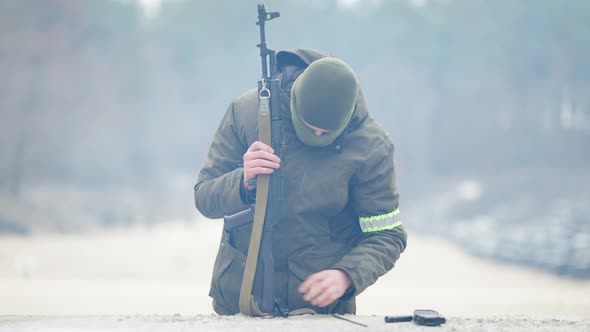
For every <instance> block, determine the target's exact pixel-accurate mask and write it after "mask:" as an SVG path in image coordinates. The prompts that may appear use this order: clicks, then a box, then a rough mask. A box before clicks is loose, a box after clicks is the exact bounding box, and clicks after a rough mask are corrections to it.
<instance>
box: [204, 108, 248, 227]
mask: <svg viewBox="0 0 590 332" xmlns="http://www.w3.org/2000/svg"><path fill="white" fill-rule="evenodd" d="M235 117H236V114H235V102H233V103H232V104H231V105H230V107H229V108H228V110H227V112H226V113H225V115H224V117H223V120H222V121H221V124H220V125H219V127H218V128H217V131H216V133H215V136H214V137H213V142H212V143H211V147H210V148H209V155H208V157H207V161H206V163H205V165H204V166H203V168H202V169H201V171H200V172H199V176H198V178H197V184H196V185H195V205H196V207H197V209H198V210H199V212H201V214H203V215H204V216H205V217H207V218H213V219H216V218H222V217H223V216H224V215H230V214H234V213H236V212H239V211H242V210H245V209H247V208H248V207H249V206H248V205H247V204H246V203H244V201H243V200H242V197H241V196H242V195H243V194H244V193H243V192H241V187H243V186H242V185H241V184H242V182H243V181H242V179H243V174H244V169H243V159H242V158H243V155H244V153H245V152H246V150H247V149H248V146H247V142H244V141H243V140H241V139H240V136H239V130H238V127H237V126H236V121H235V120H236V119H235Z"/></svg>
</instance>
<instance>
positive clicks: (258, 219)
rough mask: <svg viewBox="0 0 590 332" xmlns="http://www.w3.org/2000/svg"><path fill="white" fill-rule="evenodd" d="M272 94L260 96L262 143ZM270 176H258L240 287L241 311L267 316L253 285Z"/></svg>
mask: <svg viewBox="0 0 590 332" xmlns="http://www.w3.org/2000/svg"><path fill="white" fill-rule="evenodd" d="M269 101H270V96H268V97H267V96H259V98H258V111H259V116H260V117H259V125H258V126H259V135H260V137H259V140H260V141H261V142H262V143H265V144H268V145H270V144H271V143H270V141H271V138H270V106H269ZM269 184H270V176H269V175H266V174H260V175H257V176H256V207H255V210H254V223H253V225H252V234H251V235H250V245H249V247H248V256H247V257H246V267H245V269H244V277H243V279H242V287H241V289H240V313H242V314H244V315H248V316H265V315H268V314H265V313H263V312H262V311H261V310H260V309H259V308H258V305H257V304H256V299H255V298H254V296H252V287H253V285H254V276H255V274H256V265H257V264H258V253H259V250H260V241H261V239H262V229H263V227H264V219H265V215H266V205H267V199H268V189H269Z"/></svg>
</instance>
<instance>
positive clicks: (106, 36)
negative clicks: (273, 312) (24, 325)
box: [0, 0, 590, 313]
mask: <svg viewBox="0 0 590 332" xmlns="http://www.w3.org/2000/svg"><path fill="white" fill-rule="evenodd" d="M257 2H258V1H250V0H248V1H245V0H242V1H229V0H216V1H189V0H186V1H182V0H141V1H140V0H137V1H132V0H126V1H125V0H118V1H116V0H110V1H109V0H81V1H75V0H45V1H41V0H3V1H1V2H0V73H2V75H1V76H0V279H1V280H3V282H2V283H1V284H0V294H3V296H0V309H2V310H4V312H5V313H6V312H9V313H10V312H14V313H27V312H29V313H30V312H33V313H47V312H60V313H68V312H76V309H75V307H69V309H68V308H66V309H63V311H60V310H58V309H55V308H56V307H55V306H54V305H53V304H55V303H59V301H57V300H56V299H58V297H56V296H57V295H56V294H58V293H52V291H51V289H70V290H71V291H72V294H78V295H79V296H81V295H80V294H86V295H87V296H86V298H88V299H90V298H93V297H92V296H95V297H96V296H100V295H101V294H103V295H104V294H111V293H112V294H119V293H118V292H124V293H123V294H127V295H129V293H128V292H129V291H130V289H132V292H134V293H132V294H131V295H129V296H131V297H132V296H136V295H138V294H145V292H144V291H143V290H144V289H158V292H159V293H161V294H165V296H167V297H166V298H167V299H168V300H169V301H178V299H179V297H183V298H194V297H197V296H200V297H202V298H204V299H205V300H206V296H205V295H206V292H207V286H208V285H207V283H208V278H209V277H210V272H209V271H210V270H208V269H210V265H211V264H212V260H213V259H214V255H215V250H216V246H217V239H218V236H219V234H218V232H219V225H220V223H219V222H210V223H206V222H205V221H204V218H202V217H201V216H199V215H198V212H197V211H196V210H195V209H194V202H193V197H192V194H193V185H194V182H195V180H196V176H197V174H198V171H199V169H200V167H201V165H202V163H203V162H204V161H205V159H206V155H207V151H208V148H209V144H210V142H211V138H212V135H213V133H214V131H215V129H216V127H217V125H218V123H219V121H220V120H221V117H222V116H223V114H224V112H225V110H226V108H227V106H228V105H229V103H230V102H231V101H232V99H233V98H234V97H235V96H237V95H239V94H240V93H242V92H243V91H245V90H248V89H250V88H253V87H255V85H256V81H257V79H258V78H259V76H260V68H259V67H260V60H259V57H258V49H257V48H256V44H257V43H258V38H259V35H258V28H257V26H256V25H255V24H254V23H255V21H256V11H255V10H256V3H257ZM264 3H265V4H266V7H267V10H268V11H279V12H280V13H281V17H280V18H279V19H277V20H274V21H271V22H270V23H268V25H267V42H268V44H269V47H271V48H274V49H277V50H282V49H288V48H299V47H301V48H315V49H321V50H325V51H328V52H330V53H332V54H333V55H335V56H338V57H340V58H342V59H344V60H345V61H347V62H349V63H350V64H351V65H352V67H353V68H354V69H355V71H356V73H357V75H358V76H359V78H360V80H361V84H362V86H363V90H364V93H365V95H366V97H367V102H368V105H369V110H370V112H371V113H372V114H373V116H374V117H375V118H376V119H377V120H378V121H379V122H380V123H381V124H382V125H383V126H384V127H385V128H386V129H387V131H388V132H389V133H390V135H391V136H392V138H393V139H394V141H395V144H396V166H397V171H398V174H397V175H398V183H399V189H400V193H401V205H400V207H401V209H402V211H403V212H404V215H405V217H404V218H405V219H404V223H405V225H406V226H407V227H408V229H409V231H410V236H411V237H410V244H409V245H410V247H409V250H410V249H411V246H412V242H411V241H412V237H414V238H416V239H417V241H416V242H415V243H417V244H419V243H423V244H424V246H423V248H432V251H430V252H429V253H424V255H423V256H420V257H421V258H416V259H427V258H428V257H436V256H437V255H438V254H440V255H442V253H445V252H449V251H448V250H446V249H444V248H447V247H445V246H449V245H450V246H452V248H457V251H456V253H457V254H458V255H464V254H465V253H468V254H469V255H474V256H475V257H479V258H485V259H487V262H490V264H498V265H493V266H506V265H500V264H505V263H510V265H507V267H506V268H512V267H514V266H520V267H522V268H523V269H527V270H526V271H529V269H530V271H532V272H530V273H532V274H531V278H530V279H526V280H529V281H530V280H535V279H536V280H544V279H538V278H557V279H551V280H557V281H555V282H557V283H559V282H561V281H564V282H566V281H567V282H568V284H567V285H570V286H571V285H574V286H575V287H578V286H580V285H583V286H584V287H585V288H583V290H582V291H581V293H580V295H576V296H584V298H586V297H588V295H589V294H590V287H588V286H589V285H590V283H589V281H588V280H589V278H590V217H589V215H590V204H589V203H590V167H589V166H590V56H588V54H590V2H588V1H586V0H559V1H558V0H547V1H542V2H540V1H535V0H521V1H512V0H493V1H492V0H487V1H486V0H390V1H387V0H325V1H317V0H315V1H314V0H290V1H264ZM134 239H135V240H134ZM93 241H94V242H93ZM432 241H434V242H432ZM436 241H445V242H443V243H444V244H441V245H440V246H437V245H435V244H436V243H439V242H436ZM433 243H434V244H433ZM449 250H451V249H449ZM453 250H454V249H453ZM451 251H452V250H451ZM453 252H454V253H455V251H453ZM441 257H442V256H441ZM444 257H447V256H444ZM453 257H455V256H453ZM461 257H464V258H465V259H466V260H467V261H465V262H467V263H468V264H471V266H473V264H476V265H477V264H479V263H473V262H472V261H470V260H471V259H472V258H471V257H472V256H461ZM201 258H202V259H204V260H205V263H203V264H205V265H198V264H196V263H195V262H196V261H197V260H198V259H201ZM441 259H443V260H444V259H445V258H441ZM98 262H102V263H100V264H99V263H98ZM138 262H141V263H138ZM414 262H417V261H414ZM478 262H479V261H478ZM484 262H485V261H484ZM101 264H102V265H101ZM158 264H159V265H158ZM406 264H411V262H410V261H408V262H407V263H406ZM203 266H206V268H203ZM441 268H442V269H444V267H441ZM482 269H483V270H485V268H482ZM493 270H494V269H490V271H493ZM64 271H66V272H64ZM105 271H106V272H105ZM108 271H111V272H112V273H114V274H117V276H118V277H117V278H119V279H124V280H126V281H125V283H123V284H121V283H120V282H119V283H116V285H115V284H113V283H112V282H111V279H109V278H111V277H112V275H111V274H109V272H108ZM203 271H206V273H205V272H203ZM485 271H488V270H485ZM510 271H512V270H510ZM510 271H508V272H506V273H507V275H510V274H511V273H512V272H510ZM519 271H520V270H519ZM423 272H424V271H423ZM469 273H471V272H469ZM474 273H475V272H474ZM515 273H516V272H515ZM527 273H529V272H527ZM196 275H200V276H201V277H199V278H202V280H201V279H199V280H201V281H199V282H200V284H199V285H198V287H197V286H195V285H194V283H192V282H194V280H195V278H196V277H195V276H196ZM146 276H149V277H146ZM414 277H415V276H412V275H408V277H407V280H413V279H415V278H414ZM488 277H489V275H488ZM146 278H147V279H148V281H145V280H146ZM89 279H92V280H101V281H100V283H98V284H96V283H95V284H93V285H94V286H92V287H94V288H92V289H93V290H92V291H90V292H91V293H88V292H89V290H88V289H89V287H88V284H85V283H83V282H82V283H81V282H80V280H89ZM119 279H118V280H119ZM32 280H37V281H39V280H42V281H39V282H37V283H32ZM142 280H143V281H144V284H142V283H141V282H142ZM153 280H160V281H158V282H153ZM161 280H164V281H161ZM507 280H509V279H507ZM523 280H525V279H523ZM173 282H174V283H176V284H177V285H180V286H179V287H176V288H173V289H172V288H170V287H173V286H170V285H172V284H173ZM138 283H139V284H138ZM528 283H529V282H528V281H527V282H523V284H528ZM572 283H574V284H572ZM113 285H115V286H113ZM137 285H143V286H141V287H140V286H137ZM559 285H561V284H559ZM570 286H567V287H570ZM574 286H572V287H574ZM60 287H62V288H60ZM76 287H77V288H76ZM101 287H102V288H101ZM134 287H135V288H134ZM142 287H144V288H142ZM167 287H168V288H167ZM482 287H485V286H482ZM539 287H540V288H541V287H542V285H540V286H539ZM560 287H561V286H560ZM563 287H566V286H563ZM558 288H559V287H558ZM575 289H577V290H578V291H580V288H572V292H574V291H575ZM183 290H185V291H186V292H185V291H183ZM562 290H563V289H562ZM56 292H57V291H56ZM85 292H86V293H85ZM109 292H111V293H109ZM125 292H127V293H125ZM564 293H567V292H564ZM40 294H41V295H40ZM59 294H61V293H59ZM181 294H182V295H181ZM572 294H573V293H572ZM584 294H585V295H584ZM10 296H12V297H10ZM71 296H74V295H71ZM104 296H106V295H104ZM163 296H164V295H163ZM572 296H574V295H572ZM95 297H94V298H95ZM575 298H576V299H581V298H582V297H579V298H578V297H575ZM7 299H10V300H7ZM78 300H80V299H78ZM562 300H563V299H562ZM56 301H57V302H56ZM63 301H66V302H67V300H63ZM142 301H143V303H142V305H143V307H142V306H136V307H132V306H130V307H127V308H124V309H121V310H120V311H116V310H115V309H113V310H115V312H134V310H135V312H150V311H154V312H158V310H160V311H161V307H158V306H157V304H154V303H150V301H149V300H146V299H144V300H142ZM142 301H139V302H142ZM551 301H553V298H551ZM560 301H561V300H560ZM563 301H566V300H563ZM563 301H562V302H563ZM41 302H43V303H44V304H43V305H40V303H41ZM458 302H459V301H458ZM566 302H567V301H566ZM165 303H166V302H164V304H165ZM578 304H579V303H578ZM160 305H163V304H162V302H160ZM183 305H184V304H183ZM171 307H174V306H171ZM180 307H182V306H181V305H180V304H179V307H178V308H180ZM498 307H501V305H498ZM78 308H80V307H78ZM88 308H91V307H88ZM105 308H108V306H105ZM110 308H113V307H112V306H111V307H110ZM141 308H144V309H141ZM174 308H177V307H174ZM182 308H185V309H186V311H187V312H191V309H190V308H188V309H187V307H182ZM193 308H200V307H198V306H195V307H193ZM203 308H204V307H203ZM578 308H580V306H578ZM581 309H582V310H586V309H590V304H589V303H588V302H587V301H586V302H584V303H582V307H581ZM52 310H54V311H52ZM55 310H57V311H55ZM68 310H69V311H68ZM182 310H184V309H179V311H182ZM195 310H196V311H199V310H201V309H195ZM203 310H209V309H203ZM82 311H83V310H82ZM88 311H90V309H88ZM459 311H460V310H459V309H458V310H457V312H459ZM83 312H86V311H83ZM103 312H110V311H109V310H108V309H104V310H103ZM587 312H590V310H588V311H587Z"/></svg>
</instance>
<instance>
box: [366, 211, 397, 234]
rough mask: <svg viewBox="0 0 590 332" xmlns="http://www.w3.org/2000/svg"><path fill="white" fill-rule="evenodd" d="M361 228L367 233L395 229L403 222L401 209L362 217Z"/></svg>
mask: <svg viewBox="0 0 590 332" xmlns="http://www.w3.org/2000/svg"><path fill="white" fill-rule="evenodd" d="M359 223H360V225H361V230H362V231H363V232H365V233H368V232H377V231H383V230H386V229H394V228H396V227H398V226H400V225H401V224H402V221H401V216H400V214H399V209H395V211H393V212H390V213H387V214H381V215H378V216H372V217H360V218H359Z"/></svg>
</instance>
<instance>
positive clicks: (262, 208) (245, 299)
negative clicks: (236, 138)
mask: <svg viewBox="0 0 590 332" xmlns="http://www.w3.org/2000/svg"><path fill="white" fill-rule="evenodd" d="M258 113H259V123H258V130H259V141H260V142H262V143H264V144H267V145H270V144H271V136H270V91H269V90H268V89H267V88H266V86H265V85H264V81H263V86H262V89H261V90H260V93H259V95H258ZM269 184H270V175H266V174H259V175H257V176H256V207H255V209H254V222H253V224H252V234H251V235H250V245H249V246H248V256H247V257H246V266H245V268H244V277H243V278H242V287H241V288H240V302H239V306H240V313H242V314H244V315H248V316H271V315H273V313H266V312H262V311H261V310H260V308H259V307H258V304H256V299H255V297H254V296H253V295H252V287H253V286H254V277H255V275H256V265H257V264H258V253H259V250H260V241H261V240H262V229H263V228H264V218H265V215H266V205H267V202H268V189H269ZM304 314H316V312H315V311H314V310H313V309H308V308H302V309H297V310H294V311H291V312H289V315H293V316H294V315H304Z"/></svg>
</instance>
